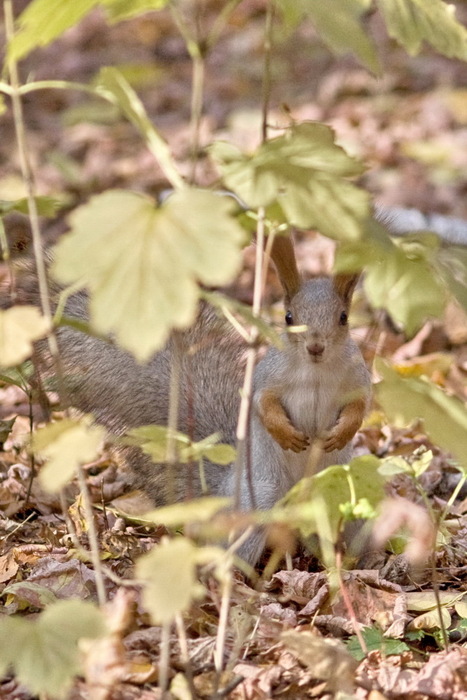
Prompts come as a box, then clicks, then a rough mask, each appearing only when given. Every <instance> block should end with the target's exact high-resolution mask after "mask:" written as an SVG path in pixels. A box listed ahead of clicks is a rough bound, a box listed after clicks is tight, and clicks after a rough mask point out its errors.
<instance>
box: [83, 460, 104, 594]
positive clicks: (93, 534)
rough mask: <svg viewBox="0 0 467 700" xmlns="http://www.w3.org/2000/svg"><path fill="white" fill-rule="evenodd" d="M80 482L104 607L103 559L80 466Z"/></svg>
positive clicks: (94, 565)
mask: <svg viewBox="0 0 467 700" xmlns="http://www.w3.org/2000/svg"><path fill="white" fill-rule="evenodd" d="M78 481H79V487H80V491H81V495H82V498H83V505H84V512H85V514H86V522H87V525H88V540H89V549H90V551H91V561H92V564H93V567H94V573H95V575H96V588H97V600H98V601H99V605H100V606H101V607H103V606H104V605H105V604H106V602H107V597H106V594H105V585H104V574H103V572H102V566H101V558H100V554H99V538H98V537H97V529H96V522H95V520H94V513H93V512H92V501H91V495H90V493H89V489H88V485H87V483H86V476H85V474H84V469H83V467H82V466H81V465H80V464H79V465H78Z"/></svg>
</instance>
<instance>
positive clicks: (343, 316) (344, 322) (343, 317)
mask: <svg viewBox="0 0 467 700" xmlns="http://www.w3.org/2000/svg"><path fill="white" fill-rule="evenodd" d="M347 320H348V316H347V314H346V312H345V311H343V312H342V313H341V317H340V319H339V324H340V325H341V326H346V325H347Z"/></svg>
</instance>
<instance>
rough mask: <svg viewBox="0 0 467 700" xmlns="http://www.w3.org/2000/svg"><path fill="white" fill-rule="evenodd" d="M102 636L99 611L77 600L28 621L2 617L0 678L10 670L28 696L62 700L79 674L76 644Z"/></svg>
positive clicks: (58, 604) (54, 605)
mask: <svg viewBox="0 0 467 700" xmlns="http://www.w3.org/2000/svg"><path fill="white" fill-rule="evenodd" d="M104 633H105V625H104V621H103V617H102V615H101V613H100V612H99V610H98V609H97V608H96V607H95V606H94V605H92V604H91V603H85V602H83V601H79V600H66V601H59V602H57V603H54V604H53V605H50V606H49V607H48V608H47V609H46V610H45V611H44V612H43V613H41V615H40V616H39V617H38V618H37V619H36V620H34V621H32V622H31V621H29V620H25V619H22V618H18V617H7V616H2V617H1V618H0V675H3V674H4V673H5V672H6V671H7V669H8V668H13V670H14V672H15V674H16V676H17V678H18V680H19V682H20V683H23V684H24V685H25V686H26V687H27V688H28V690H29V691H31V692H32V693H34V694H41V695H42V694H47V695H50V696H53V697H64V695H65V693H66V691H67V689H68V687H69V685H70V683H71V681H72V679H73V677H74V676H75V675H76V674H77V673H79V671H80V654H79V648H78V641H79V640H80V639H83V638H87V639H94V638H96V637H99V636H101V635H103V634H104Z"/></svg>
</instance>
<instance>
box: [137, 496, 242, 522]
mask: <svg viewBox="0 0 467 700" xmlns="http://www.w3.org/2000/svg"><path fill="white" fill-rule="evenodd" d="M230 503H231V499H230V498H215V497H206V498H195V499H193V500H191V501H187V502H184V503H175V504H174V505H171V506H164V507H162V508H156V509H155V510H151V511H149V513H145V514H144V519H145V521H147V520H150V521H152V522H155V523H158V524H160V525H166V526H167V527H175V526H177V525H186V524H187V523H193V522H205V521H208V520H211V518H212V517H213V516H214V515H216V513H218V512H219V511H220V510H222V509H223V508H227V507H228V506H229V504H230Z"/></svg>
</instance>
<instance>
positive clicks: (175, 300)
mask: <svg viewBox="0 0 467 700" xmlns="http://www.w3.org/2000/svg"><path fill="white" fill-rule="evenodd" d="M232 206H233V205H232V202H231V201H229V200H227V199H226V198H222V197H220V196H218V195H216V194H213V193H211V192H207V191H203V190H195V189H188V188H185V189H183V190H181V191H179V192H175V193H174V194H172V195H171V196H170V197H169V198H168V199H167V200H166V202H165V203H164V204H163V205H161V206H160V207H155V206H154V205H153V203H152V202H151V200H150V199H149V198H147V197H145V196H143V195H140V194H136V193H133V192H125V191H121V190H109V191H107V192H105V193H104V194H102V195H98V196H96V197H93V198H92V199H91V200H90V202H89V203H88V204H86V205H84V206H82V207H79V208H78V209H76V210H75V212H74V213H73V214H72V216H71V219H70V221H71V232H70V233H69V234H67V235H65V236H63V237H62V239H61V240H60V242H59V243H58V245H57V246H56V247H55V262H54V264H53V265H52V274H53V276H54V277H55V279H56V280H57V281H58V282H60V283H61V284H64V285H69V284H75V283H77V282H79V283H82V284H84V285H86V286H87V287H88V289H89V292H90V314H91V324H92V326H93V327H94V328H95V330H96V331H97V332H99V333H104V334H108V333H112V334H115V336H116V340H117V342H118V343H119V344H120V345H121V346H122V347H123V348H125V349H126V350H129V351H130V352H131V353H133V355H134V356H135V357H136V358H137V359H138V360H139V361H141V362H143V361H146V360H148V359H149V358H150V357H151V355H152V354H153V353H154V352H155V351H156V350H158V349H159V348H161V347H162V346H163V344H164V343H165V341H166V340H167V337H168V335H169V333H170V331H171V330H172V328H185V327H187V326H188V325H189V324H190V323H192V322H193V321H194V319H195V316H196V311H197V301H198V297H199V289H198V284H197V283H198V282H201V283H203V284H206V285H220V284H227V283H228V282H229V281H231V280H232V278H233V277H234V275H235V273H236V272H237V270H238V268H239V265H240V263H241V247H242V245H243V244H244V242H245V241H244V231H243V229H241V228H240V226H239V225H238V224H237V223H236V221H235V220H234V218H233V217H232V216H230V211H231V208H232ZM117 300H118V302H117Z"/></svg>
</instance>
